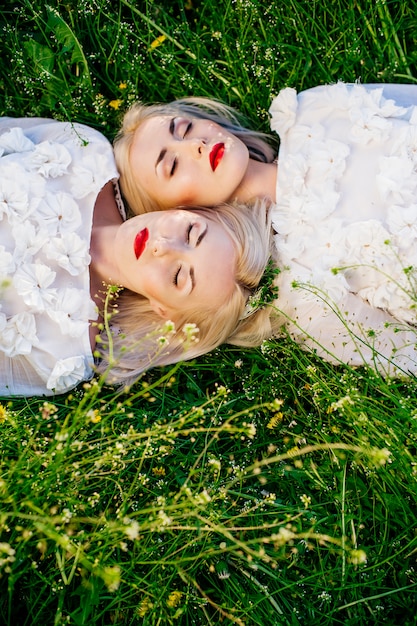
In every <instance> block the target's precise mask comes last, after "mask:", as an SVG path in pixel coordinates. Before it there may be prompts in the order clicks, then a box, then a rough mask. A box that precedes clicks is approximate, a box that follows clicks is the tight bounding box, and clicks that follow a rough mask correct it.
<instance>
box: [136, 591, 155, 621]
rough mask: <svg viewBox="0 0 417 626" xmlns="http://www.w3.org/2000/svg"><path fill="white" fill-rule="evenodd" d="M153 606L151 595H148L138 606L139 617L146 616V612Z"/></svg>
mask: <svg viewBox="0 0 417 626" xmlns="http://www.w3.org/2000/svg"><path fill="white" fill-rule="evenodd" d="M152 607H153V604H152V602H151V601H150V599H149V597H148V596H146V597H145V598H143V600H141V602H140V604H139V606H138V608H137V609H136V613H137V614H138V616H139V617H145V615H146V613H147V612H148V611H149V610H150V609H151V608H152Z"/></svg>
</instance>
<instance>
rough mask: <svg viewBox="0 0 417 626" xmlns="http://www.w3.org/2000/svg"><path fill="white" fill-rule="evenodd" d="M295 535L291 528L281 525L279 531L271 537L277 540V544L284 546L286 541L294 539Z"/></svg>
mask: <svg viewBox="0 0 417 626" xmlns="http://www.w3.org/2000/svg"><path fill="white" fill-rule="evenodd" d="M294 537H295V534H294V533H293V532H292V531H291V530H288V528H284V527H283V526H281V528H280V529H279V531H278V533H274V534H273V535H272V536H271V539H272V540H273V541H275V542H276V544H277V545H279V546H282V545H284V544H285V543H287V542H290V541H291V540H293V539H294Z"/></svg>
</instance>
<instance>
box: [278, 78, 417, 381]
mask: <svg viewBox="0 0 417 626" xmlns="http://www.w3.org/2000/svg"><path fill="white" fill-rule="evenodd" d="M414 103H415V104H416V105H417V87H416V86H412V85H400V86H396V85H384V86H382V85H359V84H354V85H346V84H343V83H337V84H335V85H330V86H323V87H316V88H314V89H310V90H307V91H304V92H301V93H300V94H298V95H297V93H296V92H295V90H294V89H291V88H287V89H284V90H283V91H281V92H280V94H279V95H278V96H277V98H275V99H274V101H273V102H272V105H271V108H270V113H271V127H272V129H273V130H275V131H276V132H277V133H278V134H279V136H280V140H281V143H280V150H279V163H278V177H277V189H276V204H275V206H274V209H273V225H274V228H275V230H276V233H277V234H276V235H275V243H276V249H277V254H278V260H279V264H280V266H281V268H282V272H281V274H280V276H279V279H278V283H279V288H280V291H279V298H278V300H277V307H278V309H279V311H280V312H281V313H282V320H283V325H285V327H286V328H287V330H288V331H289V333H290V335H291V336H292V337H293V338H294V339H295V340H296V341H298V342H300V343H303V345H305V346H306V347H307V348H309V349H311V350H314V351H315V352H316V353H318V354H319V355H320V356H322V357H324V358H326V359H327V360H330V361H331V362H334V363H338V362H343V363H348V364H351V365H362V364H364V363H367V364H369V365H371V366H374V367H375V368H376V369H378V370H379V371H381V373H383V374H410V373H417V350H416V339H417V329H416V326H417V309H416V305H417V106H416V107H414V106H413V105H414Z"/></svg>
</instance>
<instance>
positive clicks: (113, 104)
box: [109, 98, 123, 111]
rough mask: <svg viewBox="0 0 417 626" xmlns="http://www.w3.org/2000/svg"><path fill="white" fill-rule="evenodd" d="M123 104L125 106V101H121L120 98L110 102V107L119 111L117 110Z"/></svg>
mask: <svg viewBox="0 0 417 626" xmlns="http://www.w3.org/2000/svg"><path fill="white" fill-rule="evenodd" d="M121 104H123V100H120V99H119V98H117V100H110V102H109V107H111V108H112V109H115V110H116V111H117V109H119V108H120V105H121Z"/></svg>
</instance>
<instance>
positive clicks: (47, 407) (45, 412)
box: [39, 402, 58, 420]
mask: <svg viewBox="0 0 417 626" xmlns="http://www.w3.org/2000/svg"><path fill="white" fill-rule="evenodd" d="M39 410H40V412H41V415H42V418H43V419H44V420H47V419H49V417H50V416H51V415H54V414H55V413H56V412H57V411H58V409H57V407H56V406H55V404H51V402H44V403H43V404H42V406H41V408H40V409H39Z"/></svg>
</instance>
